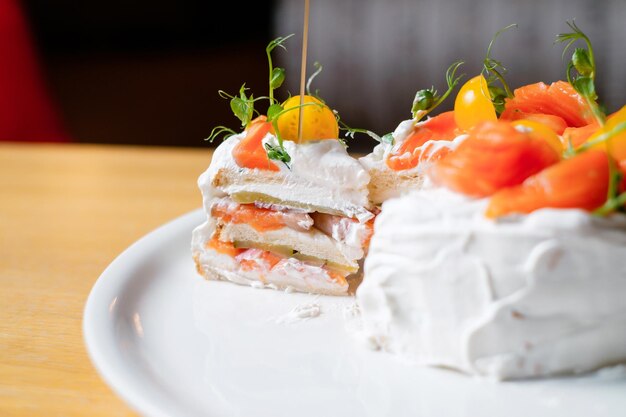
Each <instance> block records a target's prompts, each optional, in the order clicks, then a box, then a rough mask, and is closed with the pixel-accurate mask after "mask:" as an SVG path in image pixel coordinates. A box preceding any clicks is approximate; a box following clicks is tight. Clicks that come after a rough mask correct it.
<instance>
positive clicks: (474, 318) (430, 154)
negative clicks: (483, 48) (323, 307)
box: [357, 22, 626, 379]
mask: <svg viewBox="0 0 626 417" xmlns="http://www.w3.org/2000/svg"><path fill="white" fill-rule="evenodd" d="M569 25H570V28H571V29H572V32H571V33H565V34H561V35H559V36H558V38H557V40H559V41H564V42H570V41H571V42H570V43H569V44H568V46H569V45H571V44H572V43H573V42H576V41H581V43H582V44H583V45H584V46H586V48H577V49H575V50H574V53H573V55H572V59H571V62H570V63H569V65H568V67H567V80H568V81H556V82H554V83H551V84H545V83H543V82H539V83H534V84H529V85H525V86H521V87H519V88H517V89H515V90H512V89H510V88H509V86H508V85H506V82H505V79H504V76H503V75H504V73H505V70H504V68H503V67H502V65H501V64H500V63H499V62H498V61H496V60H495V59H493V58H492V57H490V55H489V54H490V49H491V45H490V47H489V50H488V52H487V57H486V58H485V61H484V68H483V73H482V74H480V75H477V76H475V77H473V78H471V79H470V80H468V81H467V82H465V83H464V84H463V85H462V86H461V88H460V91H459V92H458V94H457V96H456V99H455V104H454V110H453V111H451V112H448V113H441V114H439V115H438V116H435V117H430V113H431V111H432V110H433V108H434V107H436V105H437V104H439V103H440V102H441V100H439V98H438V97H437V95H436V94H434V93H436V92H433V91H432V90H421V91H418V93H417V94H416V98H415V101H414V103H413V109H412V116H413V118H412V119H411V120H407V121H404V122H402V123H400V125H399V126H398V129H396V130H395V131H394V132H393V133H392V134H391V135H390V140H388V141H386V142H383V143H381V144H380V145H378V146H377V148H376V149H375V150H374V152H373V153H372V154H370V155H368V156H366V157H365V158H363V159H361V162H362V163H363V164H364V166H365V167H366V168H367V169H368V171H369V172H370V175H371V176H372V181H371V182H370V192H371V194H372V196H373V199H374V200H375V201H377V202H383V204H382V211H381V213H380V214H379V215H378V217H377V219H376V222H375V225H374V236H373V238H372V241H371V246H370V251H369V254H368V257H367V259H366V260H365V267H364V269H365V276H364V280H363V283H362V284H361V286H360V287H359V288H358V290H357V301H358V304H359V306H360V310H361V313H362V320H363V323H362V324H363V332H362V334H360V335H359V336H360V337H365V338H367V339H368V341H369V342H371V345H374V346H377V347H379V348H381V349H383V350H386V351H388V352H391V353H393V354H395V355H396V356H397V357H399V358H402V359H403V360H405V361H407V362H410V363H414V364H417V365H432V366H441V367H446V368H452V369H456V370H459V371H462V372H465V373H467V374H471V375H479V376H485V377H492V378H496V379H519V378H529V377H543V376H549V375H560V374H571V373H579V372H585V371H590V370H594V369H598V368H601V367H604V366H608V365H612V364H616V363H620V362H624V361H626V301H625V300H626V214H625V211H626V210H625V205H626V180H625V178H626V107H623V108H622V109H621V110H618V111H616V112H614V113H608V114H607V113H605V112H604V111H603V110H602V108H601V106H600V105H599V104H598V96H597V94H596V92H595V88H594V79H595V74H596V68H595V62H594V60H593V53H592V50H591V44H590V42H589V39H588V38H587V37H586V36H585V35H584V34H583V33H582V31H580V29H579V28H578V27H577V26H576V25H575V24H574V23H573V22H572V23H569ZM451 68H455V67H451ZM449 73H450V70H449ZM452 74H454V71H452ZM446 78H447V80H448V86H449V90H448V92H449V91H450V88H452V87H454V84H455V82H456V81H457V79H455V78H454V76H450V74H449V75H448V76H447V77H446ZM448 92H446V94H447V93H448ZM429 98H430V99H429ZM425 115H428V117H427V118H426V119H425V120H424V119H423V117H424V116H425Z"/></svg>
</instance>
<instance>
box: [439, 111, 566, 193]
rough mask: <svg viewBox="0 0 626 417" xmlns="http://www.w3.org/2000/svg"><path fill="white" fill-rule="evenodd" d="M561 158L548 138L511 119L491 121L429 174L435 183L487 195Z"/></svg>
mask: <svg viewBox="0 0 626 417" xmlns="http://www.w3.org/2000/svg"><path fill="white" fill-rule="evenodd" d="M559 160H560V155H559V153H558V152H557V151H556V150H555V149H554V148H553V147H552V146H551V145H550V144H549V143H548V142H547V141H545V140H542V139H539V138H537V137H536V136H534V135H531V134H528V133H525V132H520V131H518V130H517V129H515V128H514V127H513V126H512V125H511V123H509V122H505V121H496V122H492V121H488V122H482V123H481V124H479V125H477V126H476V127H475V128H474V129H473V130H472V131H471V132H470V133H469V137H468V138H467V139H465V141H463V142H461V144H460V145H459V146H458V148H457V149H456V150H455V151H453V152H451V153H450V154H449V155H448V156H447V157H446V158H444V159H442V160H440V161H438V162H437V163H435V164H434V165H433V166H432V167H431V168H430V169H429V173H430V177H431V179H432V181H433V182H434V183H435V184H438V185H443V186H445V187H447V188H449V189H452V190H454V191H457V192H460V193H463V194H466V195H469V196H473V197H485V196H489V195H492V194H493V193H495V192H496V191H498V190H500V189H502V188H506V187H511V186H515V185H518V184H521V183H522V182H523V181H524V180H525V179H526V178H528V177H529V176H531V175H533V174H535V173H537V172H539V171H541V170H542V169H544V168H546V167H548V166H550V165H552V164H555V163H556V162H558V161H559Z"/></svg>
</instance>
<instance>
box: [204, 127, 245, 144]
mask: <svg viewBox="0 0 626 417" xmlns="http://www.w3.org/2000/svg"><path fill="white" fill-rule="evenodd" d="M236 134H237V132H235V131H234V130H233V129H231V128H229V127H226V126H217V127H214V128H213V130H211V133H210V134H209V137H208V138H205V139H204V140H206V141H209V142H213V141H214V140H215V139H217V138H218V137H219V136H223V139H226V138H228V137H230V136H232V135H236Z"/></svg>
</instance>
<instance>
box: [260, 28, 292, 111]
mask: <svg viewBox="0 0 626 417" xmlns="http://www.w3.org/2000/svg"><path fill="white" fill-rule="evenodd" d="M292 36H293V33H292V34H291V35H288V36H285V37H282V36H279V37H278V38H276V39H274V40H273V41H271V42H270V43H269V44H267V46H266V47H265V53H266V54H267V63H268V65H269V77H270V93H269V99H270V105H271V104H274V103H275V102H276V101H275V99H274V90H275V89H277V88H279V87H280V86H281V85H283V81H285V69H284V68H279V67H276V68H274V65H273V63H272V51H273V50H274V49H276V48H277V47H281V48H283V49H285V50H286V49H287V48H285V45H283V44H284V43H285V41H286V40H287V39H289V38H291V37H292Z"/></svg>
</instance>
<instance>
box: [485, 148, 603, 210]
mask: <svg viewBox="0 0 626 417" xmlns="http://www.w3.org/2000/svg"><path fill="white" fill-rule="evenodd" d="M608 188H609V159H608V157H607V154H606V152H604V151H601V150H590V151H586V152H583V153H581V154H578V155H576V156H575V157H573V158H572V159H567V160H564V161H562V162H560V163H558V164H556V165H552V166H551V167H549V168H547V169H545V170H544V171H541V172H540V173H538V174H536V175H533V176H532V177H529V178H528V179H527V180H526V181H524V182H523V183H522V184H521V185H519V186H517V187H513V188H507V189H504V190H501V191H499V192H497V193H496V194H494V195H493V197H491V200H490V201H489V205H488V206H487V211H486V213H485V214H486V215H487V217H490V218H496V217H500V216H504V215H507V214H511V213H530V212H532V211H534V210H538V209H541V208H546V207H552V208H580V209H583V210H588V211H591V210H594V209H596V208H598V207H600V206H601V205H602V204H604V202H605V201H606V196H607V192H608Z"/></svg>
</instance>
